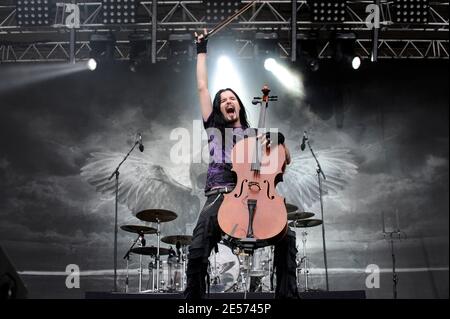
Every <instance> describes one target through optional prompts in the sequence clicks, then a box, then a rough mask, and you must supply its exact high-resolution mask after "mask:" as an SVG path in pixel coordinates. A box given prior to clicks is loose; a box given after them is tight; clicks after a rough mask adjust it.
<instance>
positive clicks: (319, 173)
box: [306, 138, 330, 291]
mask: <svg viewBox="0 0 450 319" xmlns="http://www.w3.org/2000/svg"><path fill="white" fill-rule="evenodd" d="M306 143H307V144H308V148H309V150H310V151H311V154H312V156H313V157H314V159H315V160H316V163H317V168H316V172H317V180H318V182H319V199H320V213H321V217H322V244H323V261H324V265H325V282H326V287H327V291H329V290H330V288H329V284H328V263H327V247H326V244H325V220H324V217H323V198H322V195H323V193H322V179H321V177H323V179H324V180H326V179H327V177H326V176H325V174H324V172H323V170H322V167H321V166H320V163H319V160H318V159H317V157H316V154H314V151H313V149H312V147H311V144H310V143H309V138H307V139H306Z"/></svg>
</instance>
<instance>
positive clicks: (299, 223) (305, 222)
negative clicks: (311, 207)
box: [289, 219, 322, 228]
mask: <svg viewBox="0 0 450 319" xmlns="http://www.w3.org/2000/svg"><path fill="white" fill-rule="evenodd" d="M321 224H322V221H321V220H320V219H300V220H294V221H292V222H290V223H289V226H291V227H297V228H304V227H315V226H319V225H321Z"/></svg>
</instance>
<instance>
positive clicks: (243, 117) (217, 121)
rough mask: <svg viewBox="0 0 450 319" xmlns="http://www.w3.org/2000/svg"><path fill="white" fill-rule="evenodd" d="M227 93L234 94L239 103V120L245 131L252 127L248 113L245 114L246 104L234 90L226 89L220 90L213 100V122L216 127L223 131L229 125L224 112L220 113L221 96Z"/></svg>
mask: <svg viewBox="0 0 450 319" xmlns="http://www.w3.org/2000/svg"><path fill="white" fill-rule="evenodd" d="M225 91H230V92H232V93H233V94H234V95H235V96H236V98H237V100H238V103H239V106H240V110H239V120H240V122H241V125H242V128H243V129H247V128H249V127H250V124H249V123H248V120H247V113H246V112H245V107H244V104H243V103H242V101H241V99H240V98H239V96H238V95H237V94H236V92H234V91H233V90H232V89H230V88H226V89H222V90H219V91H218V92H217V93H216V96H215V97H214V100H213V114H212V116H213V122H214V127H216V128H218V129H219V130H221V131H223V130H224V129H225V128H226V127H227V125H228V123H227V122H226V120H225V117H224V116H223V114H222V112H221V111H220V95H221V94H222V93H223V92H225Z"/></svg>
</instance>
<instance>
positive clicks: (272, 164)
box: [218, 86, 287, 247]
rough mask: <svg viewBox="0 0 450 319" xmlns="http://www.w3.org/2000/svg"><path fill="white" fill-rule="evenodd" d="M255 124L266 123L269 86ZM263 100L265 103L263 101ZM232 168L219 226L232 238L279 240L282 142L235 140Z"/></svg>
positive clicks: (283, 220)
mask: <svg viewBox="0 0 450 319" xmlns="http://www.w3.org/2000/svg"><path fill="white" fill-rule="evenodd" d="M262 92H263V96H262V98H261V100H262V102H263V103H261V110H260V115H259V124H258V128H263V127H265V123H264V122H265V118H266V109H267V107H268V105H269V101H271V100H275V97H269V92H270V89H269V88H268V87H267V86H264V88H263V89H262ZM263 104H265V105H263ZM231 160H232V165H233V168H232V171H234V172H235V173H236V176H237V180H236V187H235V188H234V189H233V191H232V192H230V193H228V194H224V199H223V202H222V204H221V206H220V208H219V212H218V222H219V226H220V228H221V230H222V231H223V232H224V233H225V234H226V235H228V236H229V237H231V239H232V241H235V240H237V241H251V242H255V243H257V246H259V247H263V246H267V245H271V244H273V243H274V242H276V241H278V240H279V239H281V238H282V237H284V235H285V234H286V232H287V211H286V206H285V201H284V198H283V197H281V196H280V195H278V194H277V192H276V189H275V186H276V184H275V183H276V181H277V180H278V178H277V177H279V175H282V174H283V172H284V168H285V160H286V153H285V147H284V145H271V146H270V148H268V147H266V146H264V145H262V143H261V138H260V135H259V133H258V129H256V136H249V137H247V138H244V139H242V140H241V141H239V142H237V143H236V145H235V146H234V147H233V149H232V151H231Z"/></svg>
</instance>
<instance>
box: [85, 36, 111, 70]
mask: <svg viewBox="0 0 450 319" xmlns="http://www.w3.org/2000/svg"><path fill="white" fill-rule="evenodd" d="M115 43H116V40H115V37H114V35H113V34H112V33H109V34H98V33H94V34H92V35H91V36H90V39H89V46H90V48H91V51H90V54H89V55H90V56H89V57H90V58H93V59H95V61H96V62H97V64H101V63H104V62H112V61H113V60H114V47H115Z"/></svg>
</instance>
